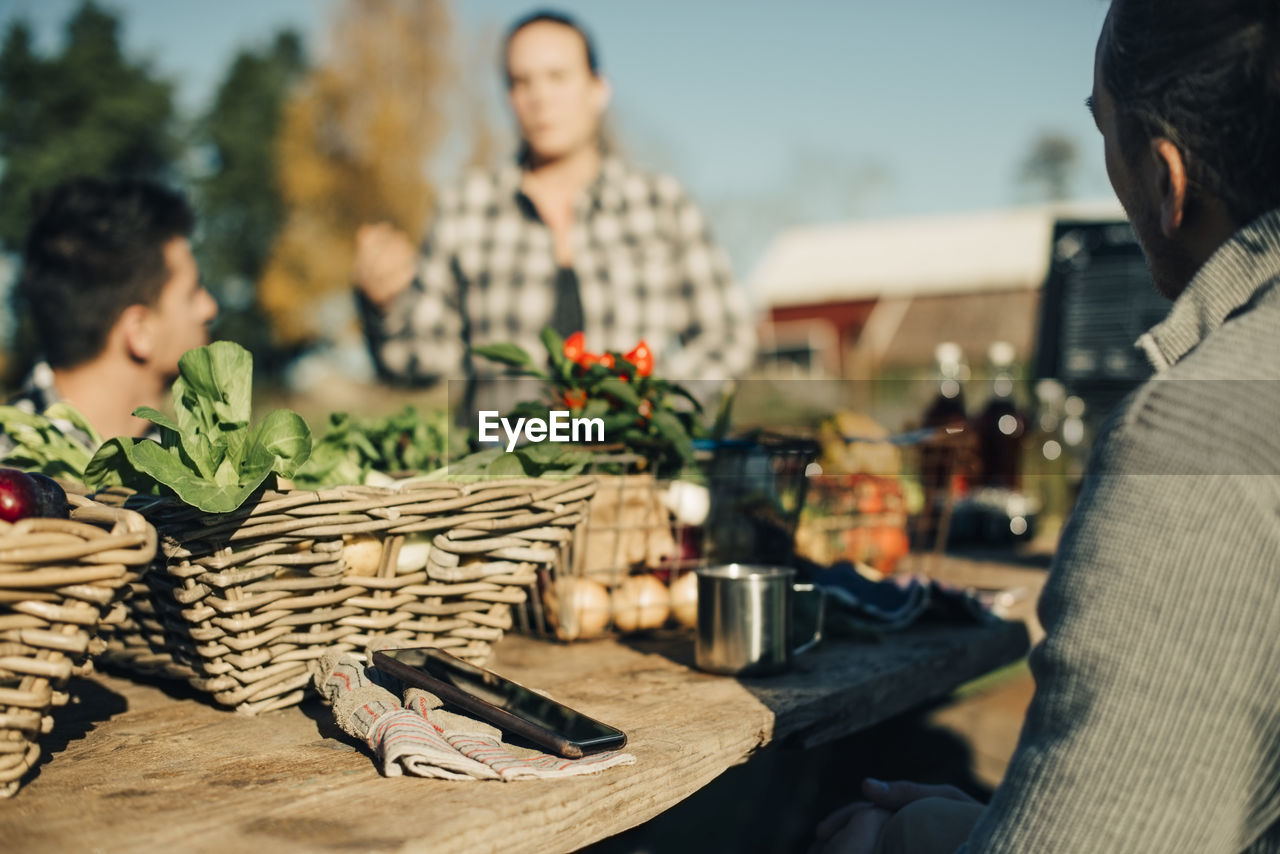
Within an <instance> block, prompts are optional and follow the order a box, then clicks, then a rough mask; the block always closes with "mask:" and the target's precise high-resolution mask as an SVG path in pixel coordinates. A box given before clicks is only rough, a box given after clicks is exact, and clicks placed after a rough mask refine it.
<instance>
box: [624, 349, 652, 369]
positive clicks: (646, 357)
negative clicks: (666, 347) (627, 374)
mask: <svg viewBox="0 0 1280 854" xmlns="http://www.w3.org/2000/svg"><path fill="white" fill-rule="evenodd" d="M626 359H627V361H628V362H630V363H631V364H633V365H635V366H636V374H637V375H638V376H642V377H647V376H649V375H650V374H652V373H653V351H652V350H650V349H649V345H648V344H646V343H644V342H643V341H641V342H640V343H639V344H637V345H636V346H635V349H633V350H632V351H631V352H630V353H628V354H627V355H626Z"/></svg>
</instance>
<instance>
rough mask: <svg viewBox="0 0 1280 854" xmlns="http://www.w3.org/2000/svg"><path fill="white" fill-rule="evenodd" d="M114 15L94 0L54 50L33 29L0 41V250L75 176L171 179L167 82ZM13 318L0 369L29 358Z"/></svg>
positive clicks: (9, 374)
mask: <svg viewBox="0 0 1280 854" xmlns="http://www.w3.org/2000/svg"><path fill="white" fill-rule="evenodd" d="M119 30H120V22H119V19H117V18H116V17H115V16H114V15H112V14H111V13H109V12H106V11H104V10H103V9H101V8H99V7H98V6H97V5H95V4H94V3H92V2H85V3H83V4H82V5H81V6H80V7H79V9H77V10H76V12H75V13H74V14H73V15H72V16H71V18H70V19H69V20H68V22H67V24H66V29H65V34H66V35H65V41H64V43H63V45H62V50H61V53H57V54H53V55H49V56H43V55H38V54H37V53H36V52H35V51H34V48H33V45H32V35H31V28H30V27H29V26H28V24H27V23H26V22H25V21H22V20H18V21H15V22H13V23H11V24H10V25H9V28H8V29H7V30H6V32H5V35H4V43H3V46H0V250H2V251H7V252H18V251H20V250H21V248H22V243H23V241H24V240H25V238H26V232H27V229H28V227H29V226H30V222H31V216H32V208H33V205H34V204H35V202H36V200H37V199H38V197H39V195H40V194H41V193H42V192H44V191H46V190H48V189H49V188H51V187H52V186H54V185H55V184H57V183H59V182H61V181H63V180H65V179H67V178H70V177H72V176H77V175H97V176H108V175H110V176H133V177H151V178H161V179H164V178H171V177H173V175H174V169H175V163H176V157H177V155H178V152H179V144H178V139H177V137H176V134H175V130H174V127H175V115H174V108H173V97H172V96H173V89H172V85H171V84H170V83H169V82H168V81H166V80H163V79H160V78H159V77H158V76H156V75H155V74H154V73H153V72H152V71H151V69H150V68H149V67H148V66H147V65H146V64H145V63H136V62H130V61H129V60H128V59H127V58H126V57H125V56H124V54H123V52H122V51H121V48H120V34H119ZM14 316H15V317H16V318H19V322H18V323H17V324H16V328H15V329H14V330H13V341H12V343H11V346H10V352H9V353H7V354H5V355H6V358H5V359H4V360H3V365H2V366H0V370H2V371H3V373H4V374H5V378H6V381H7V382H8V383H10V384H12V383H14V382H16V381H17V380H18V379H19V378H20V377H21V375H22V373H23V372H24V371H25V370H26V369H27V368H28V367H29V365H30V363H31V361H32V358H33V356H34V353H35V349H36V343H35V337H34V334H33V332H32V330H31V328H30V325H29V323H28V322H27V321H26V313H25V311H24V310H22V308H21V307H20V306H14Z"/></svg>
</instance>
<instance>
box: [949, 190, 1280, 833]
mask: <svg viewBox="0 0 1280 854" xmlns="http://www.w3.org/2000/svg"><path fill="white" fill-rule="evenodd" d="M1139 344H1140V345H1141V346H1142V348H1143V349H1144V350H1145V351H1146V352H1147V354H1148V356H1149V357H1150V358H1151V360H1152V362H1153V363H1154V365H1155V367H1156V369H1157V371H1156V374H1155V376H1154V377H1153V378H1152V379H1151V380H1150V381H1149V382H1147V383H1146V384H1144V385H1143V386H1142V387H1141V388H1140V389H1138V390H1137V391H1136V392H1135V393H1134V394H1132V395H1131V396H1130V397H1129V398H1127V399H1126V400H1125V402H1124V403H1123V404H1122V405H1121V406H1120V407H1118V408H1117V410H1116V411H1115V412H1114V413H1112V415H1111V416H1110V417H1109V418H1108V420H1107V423H1106V425H1105V426H1104V428H1103V430H1102V431H1101V434H1100V438H1099V439H1098V442H1097V444H1096V445H1095V446H1094V451H1093V454H1092V457H1091V459H1090V462H1089V466H1088V470H1087V473H1086V475H1085V479H1084V483H1083V485H1082V489H1081V492H1080V496H1079V499H1078V502H1077V504H1076V508H1075V510H1074V512H1073V513H1072V515H1071V518H1070V520H1069V522H1068V523H1067V526H1066V528H1065V529H1064V531H1063V535H1062V539H1061V542H1060V545H1059V548H1058V552H1057V557H1056V559H1055V563H1054V566H1053V568H1052V570H1051V571H1050V575H1049V579H1048V582H1047V585H1046V587H1045V589H1044V593H1043V594H1042V596H1041V599H1040V604H1039V615H1040V620H1041V622H1042V623H1043V624H1044V628H1045V631H1046V638H1045V640H1044V641H1043V642H1042V643H1041V644H1040V645H1039V646H1038V647H1037V648H1036V649H1035V650H1034V651H1033V652H1032V655H1031V669H1032V673H1033V674H1034V676H1035V680H1036V691H1035V697H1034V699H1033V700H1032V703H1031V707H1030V709H1029V711H1028V714H1027V719H1026V722H1025V723H1024V725H1023V730H1022V735H1021V737H1020V740H1019V743H1018V748H1017V751H1016V752H1015V754H1014V756H1013V759H1012V761H1011V763H1010V765H1009V768H1008V772H1007V774H1006V776H1005V779H1004V781H1003V782H1002V783H1001V785H1000V787H999V789H998V790H997V791H996V794H995V797H994V798H993V800H992V802H991V805H990V807H989V808H988V809H987V810H986V811H985V813H984V815H983V817H982V819H981V821H980V822H979V823H978V825H977V826H976V827H975V828H974V831H973V834H972V835H971V836H970V839H969V841H968V843H967V844H966V845H965V846H963V847H962V849H961V851H963V852H967V854H976V852H1015V851H1016V852H1032V854H1039V852H1052V854H1060V853H1061V852H1091V854H1092V852H1124V854H1133V853H1134V852H1160V854H1171V852H1184V851H1185V852H1196V854H1214V852H1223V854H1236V852H1242V851H1248V852H1264V851H1280V211H1275V212H1272V213H1271V214H1268V215H1266V216H1264V217H1262V218H1260V219H1258V220H1257V221H1255V222H1254V223H1253V224H1251V225H1250V226H1248V227H1247V228H1245V229H1242V230H1241V231H1240V232H1238V233H1237V234H1236V235H1235V236H1234V237H1233V238H1232V239H1231V240H1230V241H1229V242H1228V243H1226V244H1224V245H1223V246H1222V247H1221V248H1220V249H1219V250H1218V251H1217V252H1216V253H1215V254H1214V255H1213V257H1212V258H1210V260H1209V262H1208V263H1207V264H1205V266H1204V267H1203V268H1202V269H1201V270H1200V272H1199V273H1198V274H1197V275H1196V276H1195V278H1194V279H1193V281H1192V282H1191V284H1190V285H1189V286H1188V288H1187V290H1186V291H1185V292H1184V293H1183V294H1182V295H1181V296H1180V297H1179V298H1178V300H1177V301H1176V302H1175V303H1174V305H1173V307H1172V309H1171V311H1170V313H1169V316H1168V318H1167V319H1166V320H1165V321H1163V322H1162V323H1161V324H1160V325H1159V326H1157V327H1155V328H1154V329H1152V330H1151V331H1150V332H1149V333H1147V334H1146V335H1144V336H1143V338H1142V339H1141V340H1140V341H1139Z"/></svg>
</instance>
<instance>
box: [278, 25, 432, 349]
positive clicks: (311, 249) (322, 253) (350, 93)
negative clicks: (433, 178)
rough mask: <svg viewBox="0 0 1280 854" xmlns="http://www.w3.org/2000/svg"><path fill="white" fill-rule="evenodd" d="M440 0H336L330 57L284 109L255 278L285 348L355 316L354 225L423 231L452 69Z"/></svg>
mask: <svg viewBox="0 0 1280 854" xmlns="http://www.w3.org/2000/svg"><path fill="white" fill-rule="evenodd" d="M445 6H446V4H445V2H444V0H343V3H342V5H341V6H340V7H339V10H338V13H337V16H336V18H335V21H334V25H333V30H332V32H333V38H332V42H333V45H332V49H331V52H330V55H329V57H328V58H327V59H326V60H325V61H324V62H323V63H322V64H321V65H319V66H318V67H316V68H315V69H314V70H313V71H312V72H311V73H310V75H309V76H308V78H307V80H306V82H305V83H304V85H303V86H302V87H301V88H300V89H299V91H298V92H297V94H296V95H294V96H293V97H291V98H290V99H289V101H288V103H287V105H286V107H285V114H284V124H283V127H282V129H281V133H280V137H279V141H278V151H277V155H278V158H279V164H280V173H279V174H280V184H281V189H282V191H283V194H284V200H285V205H286V209H287V214H286V220H285V225H284V228H283V230H282V232H281V233H280V235H279V237H278V239H277V240H276V242H275V245H274V247H273V249H272V253H271V258H270V261H269V262H268V265H267V269H266V273H265V274H264V276H263V279H262V284H261V288H260V299H261V304H262V306H263V308H264V309H265V310H266V312H267V313H268V314H269V315H270V317H271V320H272V325H273V329H274V330H275V333H276V337H277V343H278V344H280V345H282V346H305V345H306V344H308V343H312V342H316V341H318V340H320V339H322V338H324V337H327V336H332V335H333V334H334V333H335V332H337V330H334V329H333V328H332V325H333V324H334V323H335V322H339V321H341V320H344V319H352V320H353V316H352V314H351V312H350V307H351V296H350V271H351V260H352V253H353V250H354V246H355V231H356V228H357V227H359V226H360V225H361V224H363V223H367V222H377V221H380V220H381V221H388V222H391V223H393V224H395V225H396V226H398V227H400V228H402V229H404V230H406V231H407V232H409V233H410V234H419V233H421V231H422V228H423V226H424V224H425V220H426V217H427V213H428V211H430V209H431V205H432V201H433V193H432V188H431V186H430V183H429V181H428V179H427V177H426V166H427V162H428V159H429V157H430V155H431V153H432V152H433V150H434V148H435V147H436V145H437V143H438V142H439V141H440V137H441V133H442V131H443V130H444V126H445V122H444V119H443V116H444V105H445V103H446V101H447V98H448V94H449V93H448V91H447V84H448V83H449V82H450V80H451V78H452V76H453V74H452V69H453V66H452V63H451V61H450V60H449V58H448V57H449V51H448V48H449V38H450V23H449V18H448V14H447V12H446V8H445Z"/></svg>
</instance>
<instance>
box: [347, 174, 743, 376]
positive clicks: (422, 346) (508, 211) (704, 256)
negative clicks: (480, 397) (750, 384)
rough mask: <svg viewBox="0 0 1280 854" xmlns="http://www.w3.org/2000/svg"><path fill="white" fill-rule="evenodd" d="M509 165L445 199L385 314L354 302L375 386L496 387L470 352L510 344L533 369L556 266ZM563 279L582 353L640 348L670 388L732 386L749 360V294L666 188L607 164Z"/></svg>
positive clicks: (583, 202)
mask: <svg viewBox="0 0 1280 854" xmlns="http://www.w3.org/2000/svg"><path fill="white" fill-rule="evenodd" d="M520 178H521V171H520V169H519V167H518V166H517V165H516V164H515V163H512V164H510V165H508V166H506V167H505V168H502V169H499V170H498V171H496V172H492V173H487V174H476V175H473V176H471V177H469V178H468V179H467V180H465V181H464V182H463V183H462V185H461V186H460V187H456V188H454V189H452V190H451V191H448V192H446V193H444V194H443V195H442V198H441V202H440V207H439V209H438V210H437V213H436V217H435V222H434V224H433V227H432V230H431V233H430V235H429V237H428V239H427V241H426V243H425V246H424V248H423V253H422V259H421V263H420V266H419V268H418V275H417V277H416V278H415V280H414V282H413V284H412V285H411V286H410V287H409V289H408V290H407V291H405V292H404V293H402V294H400V295H399V296H398V297H396V298H395V299H394V300H393V301H392V303H391V304H390V305H389V306H387V307H386V309H385V311H384V312H379V311H378V310H376V309H375V308H374V307H373V306H372V304H370V303H368V302H367V301H366V300H364V299H363V298H361V299H360V302H361V305H362V315H363V319H364V323H365V331H366V334H367V336H368V339H369V345H370V350H371V351H372V353H373V355H374V358H375V360H376V362H377V363H378V366H379V369H380V370H381V372H382V373H383V375H384V376H387V377H389V378H392V379H396V380H400V381H406V382H431V381H435V380H438V379H460V378H463V377H467V376H492V375H495V374H498V373H500V372H501V370H500V368H498V367H497V366H495V365H493V364H491V363H489V362H487V361H485V360H482V359H477V360H476V364H474V365H472V364H470V359H469V358H468V353H467V348H468V346H469V345H479V344H490V343H496V342H501V341H510V342H513V343H515V344H518V345H520V346H521V347H523V348H524V349H525V350H526V351H527V352H529V353H530V354H531V355H533V356H534V358H535V360H541V358H542V356H541V355H540V354H542V352H543V349H542V344H541V342H540V340H539V337H538V336H539V334H540V333H541V331H542V330H543V328H544V327H546V326H547V325H548V323H549V321H550V319H551V315H552V311H553V309H554V301H555V275H556V262H555V258H554V255H553V249H552V239H551V231H550V230H549V229H548V228H547V226H546V225H545V224H544V223H543V222H542V220H541V219H540V218H539V217H538V214H537V212H536V210H535V208H534V206H533V204H532V203H531V202H530V200H529V198H528V197H527V196H525V195H524V194H523V193H522V192H521V190H520ZM572 242H573V256H574V258H573V268H574V271H575V273H576V274H577V278H578V282H579V288H580V291H581V298H582V309H583V316H584V326H585V329H584V330H583V331H584V333H585V335H586V344H587V348H588V349H589V350H592V351H595V352H602V351H604V350H617V351H622V352H626V351H628V350H630V349H631V348H632V347H634V346H635V345H636V343H637V342H639V341H640V340H644V341H646V342H647V343H648V344H649V347H650V348H651V349H652V350H653V352H654V354H655V360H656V371H657V372H658V373H659V374H661V375H662V376H664V377H667V378H669V379H672V380H677V381H684V380H724V379H730V378H734V377H737V376H740V375H741V374H742V373H743V372H744V371H746V370H747V368H749V367H750V365H751V363H752V361H753V359H754V356H755V331H754V327H753V322H752V317H751V311H750V309H749V307H748V304H747V300H746V296H745V294H744V293H743V292H742V290H741V289H740V288H739V287H738V286H737V285H736V284H735V283H734V281H733V277H732V274H731V270H730V267H729V261H728V258H727V256H726V255H725V253H724V252H723V251H722V250H721V249H720V248H719V247H718V246H717V245H716V244H715V243H714V241H713V240H712V238H711V234H710V231H709V229H708V227H707V223H706V221H705V219H704V218H703V216H702V213H701V212H700V211H699V210H698V208H697V207H695V206H694V204H693V203H692V202H691V201H690V200H689V198H688V197H687V196H686V195H685V193H684V191H683V190H682V189H681V188H680V185H679V184H677V183H676V182H675V181H674V180H673V179H671V178H669V177H666V176H655V175H650V174H646V173H644V172H640V171H638V170H636V169H634V168H633V167H631V166H630V165H628V164H626V163H624V162H623V161H621V160H619V159H617V158H616V157H612V156H606V157H605V159H604V161H603V163H602V166H601V170H600V174H599V176H598V177H597V179H596V180H595V182H594V183H593V184H592V185H591V186H590V187H589V188H588V189H587V191H586V192H585V193H583V194H582V195H581V196H580V197H579V199H578V203H577V206H576V207H575V210H574V225H573V232H572Z"/></svg>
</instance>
